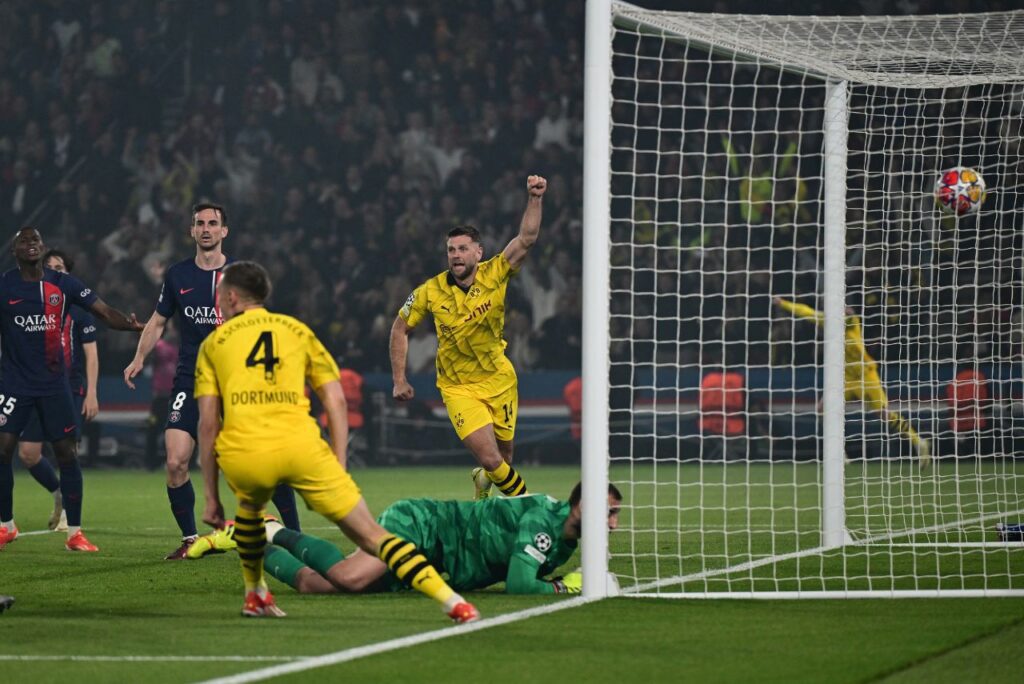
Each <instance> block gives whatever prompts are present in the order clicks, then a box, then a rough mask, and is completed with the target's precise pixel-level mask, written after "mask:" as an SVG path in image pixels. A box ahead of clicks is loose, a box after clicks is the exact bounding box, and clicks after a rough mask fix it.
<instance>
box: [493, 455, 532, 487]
mask: <svg viewBox="0 0 1024 684" xmlns="http://www.w3.org/2000/svg"><path fill="white" fill-rule="evenodd" d="M487 477H488V478H490V480H491V482H493V483H494V484H495V485H497V487H498V489H500V490H501V493H502V494H504V495H505V496H526V495H527V494H529V492H527V491H526V482H525V481H524V480H523V478H522V477H521V476H520V475H519V473H517V472H516V469H515V468H513V467H512V466H510V465H509V464H508V463H505V462H504V461H502V462H501V465H499V466H498V467H497V468H495V469H494V470H488V471H487Z"/></svg>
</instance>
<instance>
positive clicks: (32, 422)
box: [19, 394, 85, 442]
mask: <svg viewBox="0 0 1024 684" xmlns="http://www.w3.org/2000/svg"><path fill="white" fill-rule="evenodd" d="M71 400H72V401H73V402H74V403H75V420H76V421H77V423H78V434H79V436H81V434H82V425H83V424H84V423H85V416H83V415H82V404H84V403H85V396H84V395H82V394H72V395H71ZM19 440H20V441H22V442H51V441H53V440H50V439H47V438H46V435H45V434H44V433H43V423H42V421H41V420H39V413H38V412H36V413H33V414H32V417H31V418H29V421H28V425H26V426H25V429H24V430H22V431H21V437H20V438H19Z"/></svg>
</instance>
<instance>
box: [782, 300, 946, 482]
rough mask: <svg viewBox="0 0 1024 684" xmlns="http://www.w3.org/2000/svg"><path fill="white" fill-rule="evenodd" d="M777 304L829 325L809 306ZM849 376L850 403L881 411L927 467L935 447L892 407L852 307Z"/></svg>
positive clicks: (848, 320)
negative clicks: (865, 345)
mask: <svg viewBox="0 0 1024 684" xmlns="http://www.w3.org/2000/svg"><path fill="white" fill-rule="evenodd" d="M775 303H776V304H777V305H778V306H779V307H781V308H783V309H785V310H786V311H788V312H790V313H791V314H793V315H794V316H800V317H801V318H810V319H811V320H813V321H814V322H815V323H816V324H818V325H821V324H823V323H824V322H825V314H823V313H822V312H820V311H817V310H815V309H813V308H811V307H809V306H807V305H806V304H798V303H797V302H790V301H788V300H785V299H782V298H781V297H776V298H775ZM845 376H846V377H845V386H846V400H847V401H853V400H857V399H859V400H860V401H861V402H862V403H863V405H864V407H865V408H866V409H867V410H870V411H878V412H880V413H881V414H882V416H883V417H884V418H885V420H886V422H888V423H889V424H891V425H892V426H893V427H894V428H896V430H897V431H899V432H900V434H902V435H903V436H904V437H906V438H907V439H908V440H909V441H910V443H911V444H912V445H913V446H914V448H915V449H916V451H917V456H918V459H919V460H920V463H921V466H922V467H924V466H927V465H928V462H929V461H930V460H931V448H930V447H929V444H928V440H927V439H922V438H921V436H920V435H918V434H917V432H915V431H914V428H913V427H912V426H911V425H910V422H909V421H908V420H907V419H906V418H904V417H903V416H901V415H900V414H899V413H897V412H896V411H893V410H891V409H890V408H889V398H888V397H887V396H886V394H885V389H884V388H883V387H882V378H881V377H879V375H878V365H877V364H876V363H875V360H874V359H873V358H871V355H870V354H868V352H867V349H865V348H864V335H863V334H862V333H861V329H860V318H859V317H858V316H857V315H856V314H855V313H853V309H851V308H850V307H846V369H845Z"/></svg>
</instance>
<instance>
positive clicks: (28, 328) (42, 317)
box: [14, 314, 57, 332]
mask: <svg viewBox="0 0 1024 684" xmlns="http://www.w3.org/2000/svg"><path fill="white" fill-rule="evenodd" d="M14 323H15V324H16V325H17V326H18V327H19V328H21V329H22V330H24V331H25V332H45V331H47V330H56V329H57V314H29V315H27V316H15V317H14Z"/></svg>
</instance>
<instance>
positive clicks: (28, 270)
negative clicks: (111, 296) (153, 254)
mask: <svg viewBox="0 0 1024 684" xmlns="http://www.w3.org/2000/svg"><path fill="white" fill-rule="evenodd" d="M11 252H12V253H13V254H14V258H15V260H16V262H17V267H16V268H13V269H11V270H9V271H7V272H6V273H4V274H3V275H2V276H0V336H2V337H0V344H2V355H0V548H3V547H4V546H6V545H7V544H9V543H10V542H12V541H14V540H15V539H16V538H17V536H18V529H17V527H15V525H14V520H13V518H14V503H13V498H14V469H13V467H12V460H13V457H14V450H15V447H16V446H17V443H18V436H19V435H20V434H21V432H22V430H24V428H25V426H26V425H27V424H28V422H29V420H30V419H31V418H32V416H33V415H36V416H38V417H39V420H40V422H41V423H42V427H43V438H44V439H45V440H46V441H48V442H50V443H51V444H52V445H53V453H54V456H56V458H57V464H58V466H59V470H60V490H61V496H62V499H63V505H64V511H65V512H66V513H67V521H68V537H67V541H66V542H65V548H67V549H68V550H69V551H97V550H98V549H97V548H96V546H95V545H93V544H92V543H91V542H89V540H88V539H86V537H85V535H84V534H83V533H82V530H81V525H82V490H83V487H82V469H81V467H80V466H79V464H78V453H77V451H78V418H77V415H76V408H75V402H74V399H73V398H72V395H71V386H70V385H69V383H68V374H67V367H66V362H65V356H64V343H63V337H64V332H65V331H64V328H65V326H66V325H67V315H66V314H67V311H68V307H70V306H71V305H73V304H74V305H77V306H80V307H82V308H83V309H88V310H89V311H91V312H92V313H93V314H94V315H95V316H96V318H98V319H100V320H101V321H103V322H104V323H106V324H107V325H108V326H110V327H111V328H113V329H115V330H127V331H134V332H138V331H140V330H142V327H143V326H142V324H141V323H139V321H138V320H137V319H136V318H135V314H131V315H125V314H123V313H122V312H120V311H118V310H117V309H114V308H113V307H111V306H109V305H108V304H106V303H105V302H104V301H103V300H102V299H100V298H99V297H98V296H97V295H96V293H95V292H93V291H92V290H91V289H90V288H88V287H86V286H85V285H84V284H83V283H82V282H81V281H80V280H78V279H77V278H75V277H74V276H72V275H70V274H68V273H60V272H58V271H53V270H50V269H48V268H44V267H43V254H44V252H45V248H44V246H43V238H42V236H41V235H40V234H39V231H38V230H36V229H35V228H33V227H30V226H29V227H25V228H22V229H21V230H19V231H18V232H17V234H16V235H15V236H14V241H13V243H12V246H11Z"/></svg>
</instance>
